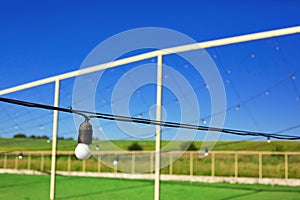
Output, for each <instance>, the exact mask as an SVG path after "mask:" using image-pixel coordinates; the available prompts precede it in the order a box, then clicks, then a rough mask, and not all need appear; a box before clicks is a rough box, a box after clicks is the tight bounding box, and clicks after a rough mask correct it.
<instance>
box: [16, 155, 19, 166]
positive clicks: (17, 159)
mask: <svg viewBox="0 0 300 200" xmlns="http://www.w3.org/2000/svg"><path fill="white" fill-rule="evenodd" d="M18 161H19V158H18V156H16V158H15V169H18Z"/></svg>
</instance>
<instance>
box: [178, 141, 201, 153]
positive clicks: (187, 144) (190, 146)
mask: <svg viewBox="0 0 300 200" xmlns="http://www.w3.org/2000/svg"><path fill="white" fill-rule="evenodd" d="M181 150H186V151H197V150H198V149H197V147H196V145H195V144H194V142H192V143H191V142H185V143H183V144H182V145H181Z"/></svg>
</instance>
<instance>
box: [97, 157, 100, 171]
mask: <svg viewBox="0 0 300 200" xmlns="http://www.w3.org/2000/svg"><path fill="white" fill-rule="evenodd" d="M97 170H98V172H101V155H98V167H97Z"/></svg>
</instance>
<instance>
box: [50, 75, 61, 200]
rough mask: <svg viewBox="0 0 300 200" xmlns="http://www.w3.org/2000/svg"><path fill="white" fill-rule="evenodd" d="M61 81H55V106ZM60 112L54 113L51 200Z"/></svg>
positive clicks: (53, 193) (51, 196) (52, 198)
mask: <svg viewBox="0 0 300 200" xmlns="http://www.w3.org/2000/svg"><path fill="white" fill-rule="evenodd" d="M59 85H60V82H59V80H55V93H54V106H55V107H58V104H59V87H60V86H59ZM57 126H58V111H57V110H54V113H53V132H52V158H51V177H50V200H54V198H55V171H56V144H57Z"/></svg>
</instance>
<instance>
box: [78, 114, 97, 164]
mask: <svg viewBox="0 0 300 200" xmlns="http://www.w3.org/2000/svg"><path fill="white" fill-rule="evenodd" d="M92 137H93V128H92V125H91V124H90V123H89V122H88V119H86V121H84V122H83V123H82V124H80V127H79V130H78V145H77V147H76V149H75V155H76V157H77V158H78V159H80V160H87V159H88V158H89V157H90V156H91V149H90V144H92Z"/></svg>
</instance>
